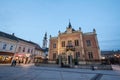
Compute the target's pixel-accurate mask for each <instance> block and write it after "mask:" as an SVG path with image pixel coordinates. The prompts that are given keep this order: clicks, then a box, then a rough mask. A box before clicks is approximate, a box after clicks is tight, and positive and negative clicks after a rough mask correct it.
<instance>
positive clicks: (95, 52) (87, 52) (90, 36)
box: [49, 23, 100, 61]
mask: <svg viewBox="0 0 120 80" xmlns="http://www.w3.org/2000/svg"><path fill="white" fill-rule="evenodd" d="M49 42H50V43H49V59H50V60H56V59H58V56H59V55H61V56H63V55H64V57H66V60H68V58H69V56H70V55H71V56H72V59H78V60H81V61H84V60H99V59H100V49H99V45H98V40H97V34H96V31H95V29H93V32H88V33H83V32H82V31H81V29H80V28H79V30H74V29H73V28H72V26H71V24H70V23H69V25H68V27H67V28H66V31H65V32H60V31H59V35H58V36H57V37H50V41H49Z"/></svg>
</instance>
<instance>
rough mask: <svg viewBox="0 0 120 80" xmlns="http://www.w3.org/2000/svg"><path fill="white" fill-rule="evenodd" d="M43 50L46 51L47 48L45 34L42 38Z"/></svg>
mask: <svg viewBox="0 0 120 80" xmlns="http://www.w3.org/2000/svg"><path fill="white" fill-rule="evenodd" d="M42 48H43V49H46V48H47V32H46V33H45V36H44V38H43V46H42Z"/></svg>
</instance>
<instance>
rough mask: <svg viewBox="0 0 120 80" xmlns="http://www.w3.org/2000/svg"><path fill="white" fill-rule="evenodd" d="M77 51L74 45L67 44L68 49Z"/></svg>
mask: <svg viewBox="0 0 120 80" xmlns="http://www.w3.org/2000/svg"><path fill="white" fill-rule="evenodd" d="M69 50H70V51H75V47H74V46H73V45H67V46H66V51H69Z"/></svg>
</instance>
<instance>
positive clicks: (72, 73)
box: [0, 64, 120, 80]
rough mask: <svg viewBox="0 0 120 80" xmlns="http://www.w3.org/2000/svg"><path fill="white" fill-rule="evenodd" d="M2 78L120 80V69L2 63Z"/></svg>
mask: <svg viewBox="0 0 120 80" xmlns="http://www.w3.org/2000/svg"><path fill="white" fill-rule="evenodd" d="M0 80H120V71H118V70H94V71H92V70H90V69H72V68H49V67H36V66H34V65H33V64H27V65H17V66H16V67H11V66H10V65H9V64H8V65H4V64H3V65H1V64H0Z"/></svg>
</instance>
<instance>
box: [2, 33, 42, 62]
mask: <svg viewBox="0 0 120 80" xmlns="http://www.w3.org/2000/svg"><path fill="white" fill-rule="evenodd" d="M43 54H44V52H43V50H42V49H41V47H40V46H39V45H38V44H36V43H34V42H31V41H27V40H24V39H20V38H18V37H16V36H15V35H13V34H12V35H11V34H7V33H4V32H0V63H2V62H6V63H10V62H11V60H12V59H16V60H17V61H19V62H21V63H29V62H33V60H34V58H35V57H44V56H43ZM7 59H8V60H7Z"/></svg>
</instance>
